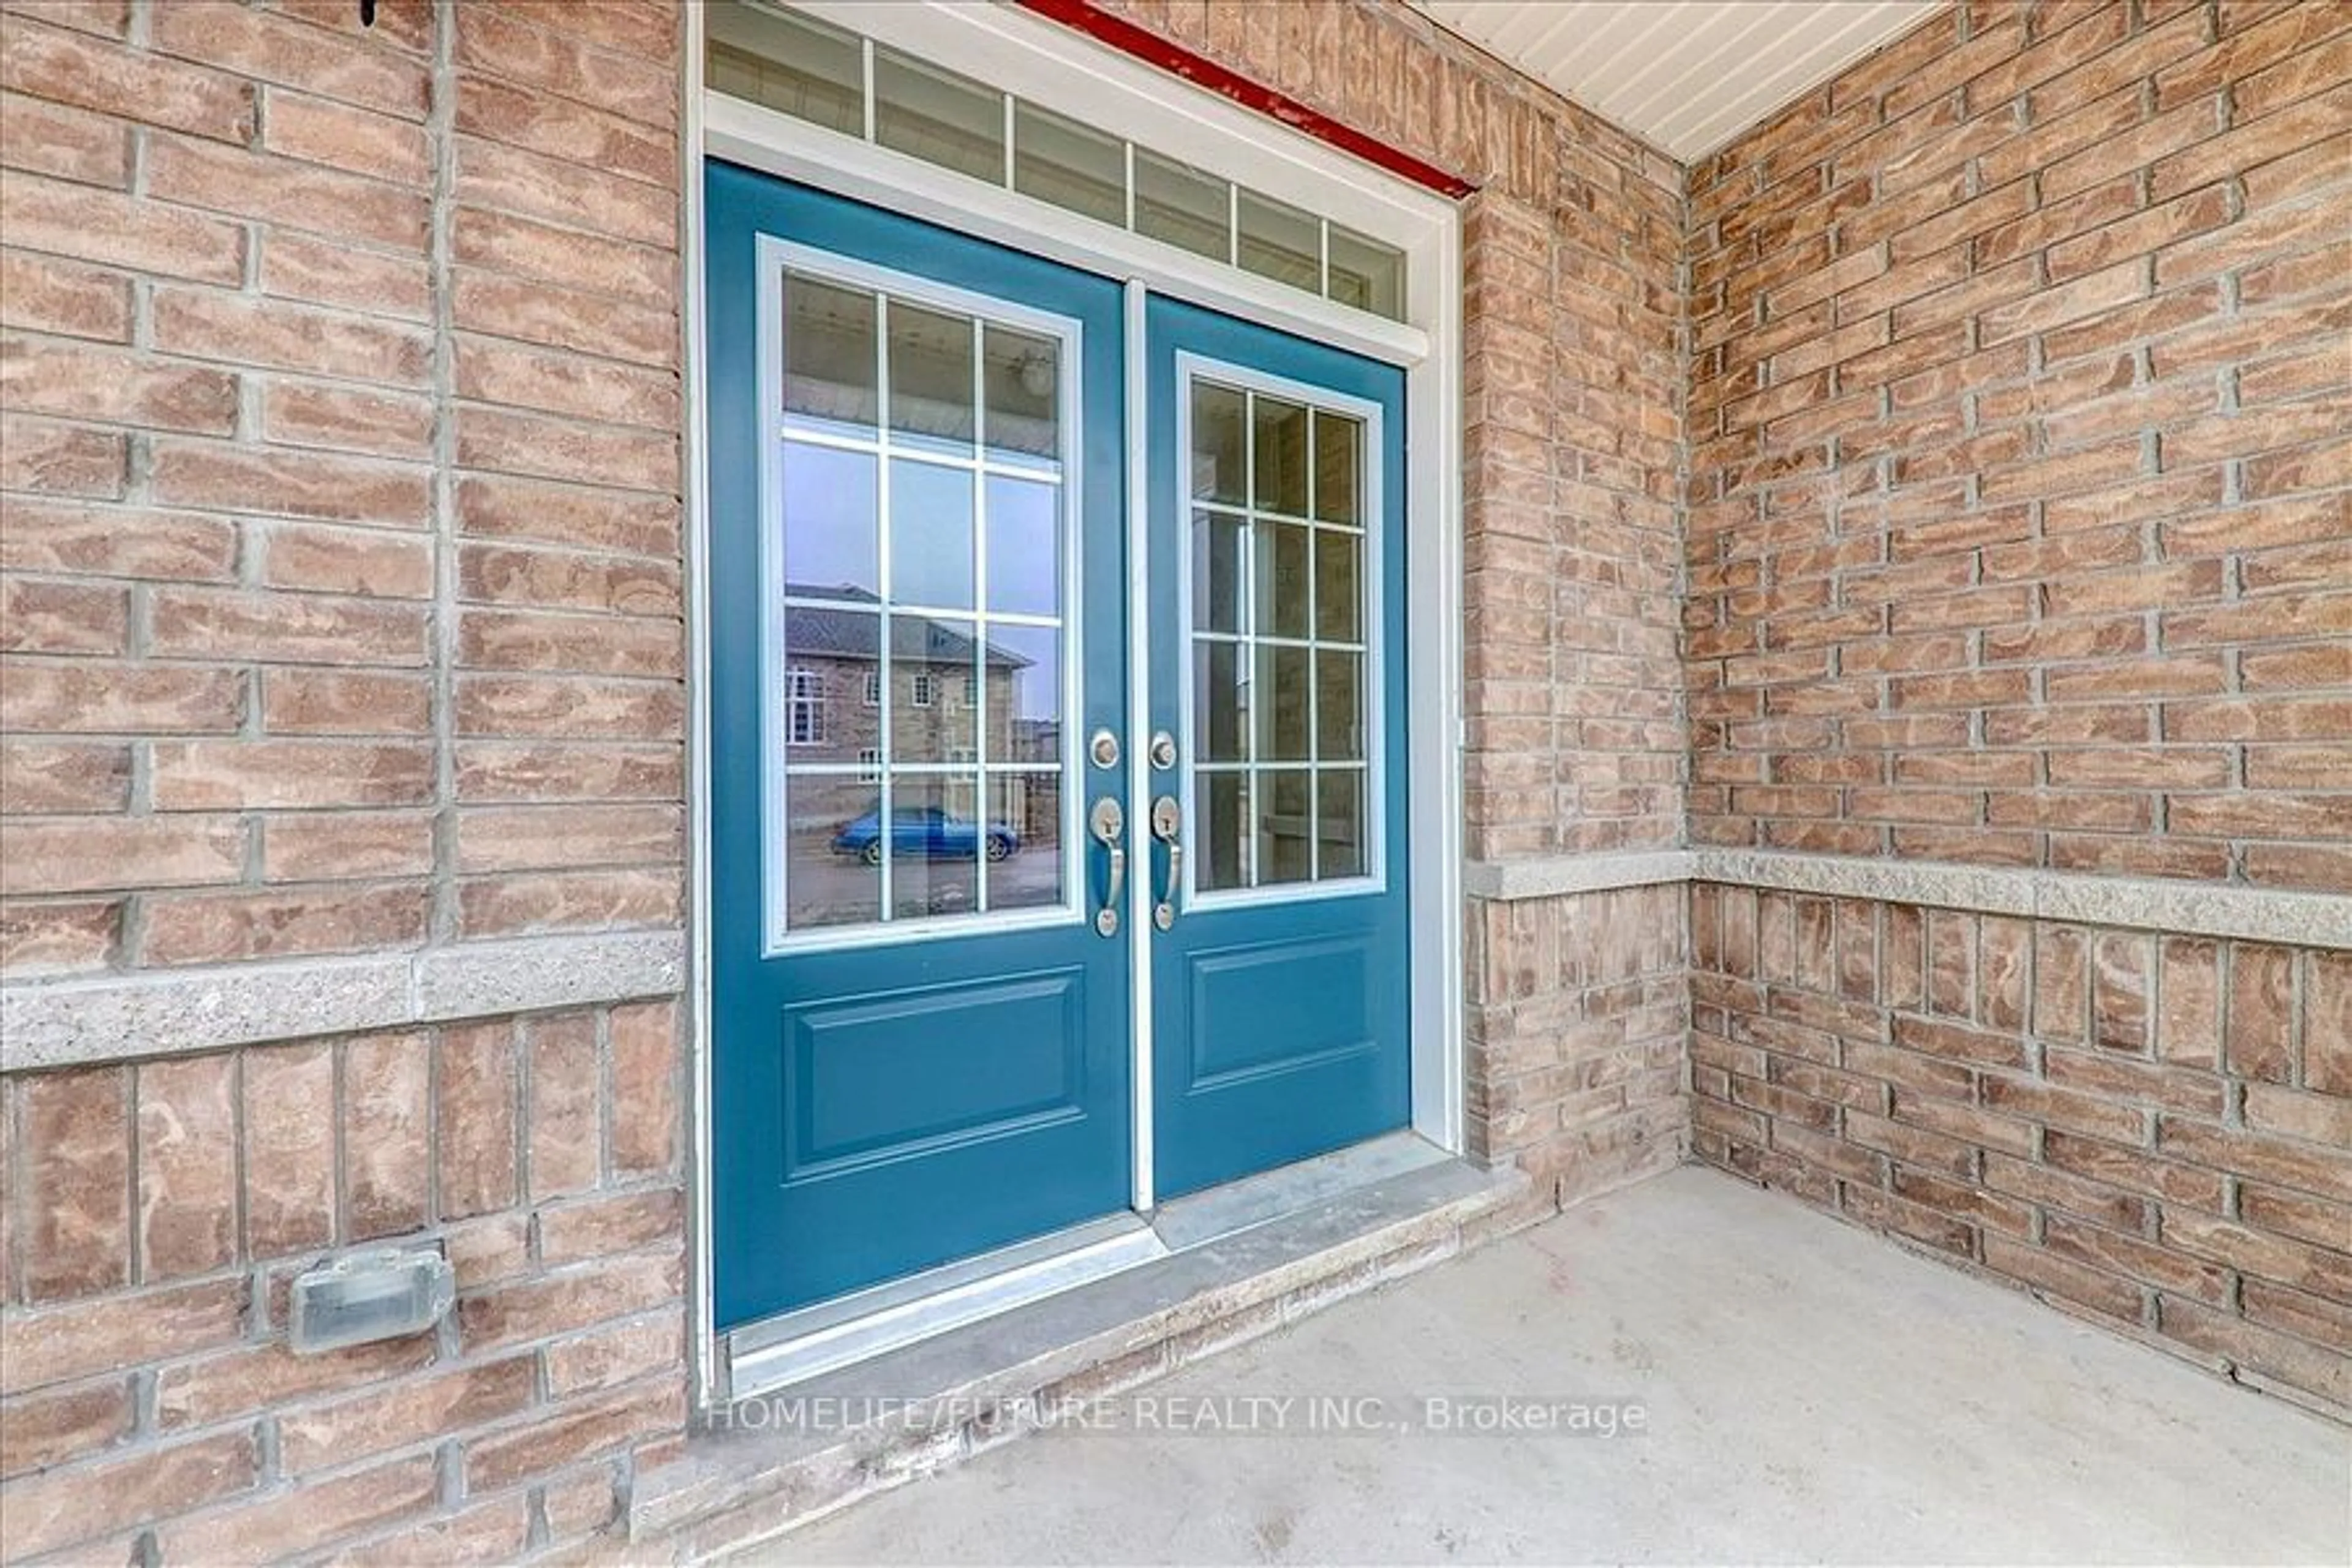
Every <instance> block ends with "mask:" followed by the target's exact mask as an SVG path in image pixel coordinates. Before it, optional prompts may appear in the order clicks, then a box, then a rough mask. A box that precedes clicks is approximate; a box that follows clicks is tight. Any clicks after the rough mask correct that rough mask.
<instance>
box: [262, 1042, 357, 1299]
mask: <svg viewBox="0 0 2352 1568" xmlns="http://www.w3.org/2000/svg"><path fill="white" fill-rule="evenodd" d="M243 1066H244V1085H243V1091H244V1095H245V1151H244V1162H243V1163H244V1173H243V1179H244V1184H245V1244H246V1247H247V1252H248V1253H249V1254H250V1255H251V1256H252V1257H254V1258H274V1257H277V1256H278V1255H280V1254H283V1253H289V1252H294V1251H299V1250H300V1249H303V1248H306V1247H323V1246H325V1245H327V1244H328V1243H329V1242H330V1241H331V1240H333V1239H334V1238H335V1237H336V1236H337V1234H338V1233H337V1231H336V1228H335V1124H334V1119H335V1063H334V1056H333V1053H332V1051H331V1049H330V1048H329V1047H325V1046H297V1047H287V1046H278V1047H269V1048H267V1049H263V1050H255V1051H248V1052H247V1053H246V1054H245V1058H244V1063H243Z"/></svg>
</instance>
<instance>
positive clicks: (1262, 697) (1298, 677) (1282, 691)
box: [1255, 644, 1315, 763]
mask: <svg viewBox="0 0 2352 1568" xmlns="http://www.w3.org/2000/svg"><path fill="white" fill-rule="evenodd" d="M1255 695H1256V697H1257V713H1258V727H1257V760H1258V761H1259V762H1262V763H1264V762H1305V761H1307V760H1308V759H1309V758H1311V757H1313V756H1314V754H1315V748H1314V741H1313V733H1312V727H1311V726H1310V724H1309V722H1308V716H1307V700H1308V698H1307V650H1306V649H1305V648H1303V647H1267V646H1266V645H1265V644H1260V645H1259V647H1258V650H1257V685H1256V688H1255Z"/></svg>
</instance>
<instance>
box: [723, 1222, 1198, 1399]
mask: <svg viewBox="0 0 2352 1568" xmlns="http://www.w3.org/2000/svg"><path fill="white" fill-rule="evenodd" d="M1167 1256H1168V1248H1167V1247H1166V1246H1165V1245H1164V1244H1163V1243H1162V1242H1161V1241H1160V1237H1157V1236H1156V1235H1154V1234H1153V1233H1152V1229H1151V1227H1150V1226H1149V1225H1147V1224H1146V1223H1145V1222H1144V1220H1143V1219H1142V1217H1141V1216H1140V1215H1132V1214H1126V1215H1110V1216H1109V1217H1108V1218H1105V1219H1097V1220H1088V1221H1087V1223H1085V1224H1083V1225H1076V1226H1071V1227H1070V1228H1069V1229H1067V1230H1058V1231H1055V1232H1054V1233H1052V1234H1051V1235H1048V1236H1040V1237H1033V1238H1031V1239H1030V1240H1028V1241H1022V1242H1015V1243H1014V1244H1013V1245H1012V1246H1011V1247H999V1248H997V1249H996V1250H995V1251H993V1252H983V1253H982V1254H980V1255H979V1256H978V1257H976V1258H961V1259H959V1260H958V1261H956V1262H953V1263H945V1264H941V1265H940V1267H938V1268H927V1269H925V1270H923V1271H922V1272H921V1273H919V1274H910V1275H908V1276H907V1277H906V1278H905V1279H892V1280H888V1281H886V1282H885V1283H883V1284H880V1285H873V1286H868V1287H867V1288H866V1289H863V1290H855V1291H852V1292H851V1293H850V1294H848V1295H846V1296H836V1297H834V1298H833V1299H832V1300H826V1301H819V1302H817V1303H815V1304H814V1305H813V1306H807V1307H800V1308H795V1309H794V1310H792V1311H789V1312H784V1313H782V1314H780V1315H778V1316H776V1317H773V1318H768V1319H764V1320H762V1321H760V1322H757V1323H753V1324H751V1325H749V1326H747V1327H744V1328H740V1329H737V1330H734V1331H732V1332H730V1333H729V1334H728V1336H727V1363H728V1368H729V1372H730V1379H731V1383H732V1387H733V1394H734V1397H735V1398H737V1399H744V1398H748V1397H750V1396H751V1395H752V1394H772V1393H773V1392H775V1391H776V1390H777V1389H779V1388H783V1387H786V1386H788V1385H790V1384H795V1383H799V1382H802V1381H803V1380H804V1379H807V1378H812V1377H815V1376H818V1375H819V1374H821V1373H828V1372H833V1371H835V1370H837V1369H839V1368H841V1367H845V1366H851V1365H855V1364H856V1363H858V1362H861V1361H865V1360H866V1359H868V1358H869V1357H872V1356H877V1355H880V1354H882V1353H884V1352H887V1351H894V1350H897V1349H898V1348H899V1347H900V1346H902V1345H910V1344H913V1343H915V1342H918V1341H920V1340H927V1339H929V1338H930V1337H931V1336H933V1335H934V1334H943V1333H946V1332H947V1331H949V1330H950V1329H960V1328H961V1327H963V1326H964V1325H965V1324H966V1323H976V1322H979V1321H981V1320H982V1319H983V1318H992V1317H994V1316H996V1315H997V1314H998V1313H999V1312H1009V1311H1011V1310H1013V1309H1014V1308H1015V1307H1023V1306H1026V1305H1028V1304H1029V1303H1030V1302H1032V1301H1035V1300H1042V1299H1043V1298H1045V1297H1047V1296H1051V1295H1054V1294H1055V1293H1057V1292H1059V1291H1063V1290H1067V1289H1072V1288H1073V1287H1075V1286H1078V1285H1083V1284H1086V1283H1087V1281H1088V1280H1092V1279H1102V1278H1103V1277H1105V1276H1106V1275H1110V1274H1116V1273H1118V1271H1119V1270H1121V1269H1123V1268H1134V1267H1135V1266H1136V1265H1138V1264H1139V1263H1150V1262H1151V1261H1152V1260H1153V1259H1155V1258H1165V1257H1167Z"/></svg>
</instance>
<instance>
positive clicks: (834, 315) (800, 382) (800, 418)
mask: <svg viewBox="0 0 2352 1568" xmlns="http://www.w3.org/2000/svg"><path fill="white" fill-rule="evenodd" d="M874 318H875V303H874V296H873V295H872V294H870V293H868V292H866V290H865V289H844V288H841V287H839V286H838V285H836V284H832V283H825V282H821V281H819V280H818V279H814V278H803V277H801V276H799V275H798V274H795V273H789V272H788V273H786V274H785V275H784V424H785V425H786V426H787V427H789V428H793V429H800V430H814V431H821V432H824V433H825V434H828V435H835V436H847V437H870V436H871V435H872V434H873V432H874V416H875V401H874V378H875V374H876V371H877V363H878V362H877V359H876V357H875V353H874V331H875V327H874Z"/></svg>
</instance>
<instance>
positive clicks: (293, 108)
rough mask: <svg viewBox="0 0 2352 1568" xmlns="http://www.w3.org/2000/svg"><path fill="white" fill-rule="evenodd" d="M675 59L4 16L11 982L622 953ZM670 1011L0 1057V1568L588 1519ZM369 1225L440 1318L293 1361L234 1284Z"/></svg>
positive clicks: (673, 875)
mask: <svg viewBox="0 0 2352 1568" xmlns="http://www.w3.org/2000/svg"><path fill="white" fill-rule="evenodd" d="M679 37H680V21H679V13H678V11H677V7H676V6H675V5H672V4H669V3H667V0H651V3H645V4H628V5H620V4H595V5H544V4H531V3H517V4H510V5H502V4H497V3H494V0H467V3H466V4H464V5H454V6H453V5H436V4H434V3H433V0H382V3H381V4H380V5H378V7H377V11H376V18H375V22H374V25H373V27H363V26H362V25H361V22H360V17H359V7H358V6H357V5H355V4H352V3H351V0H275V3H271V4H256V5H241V4H225V3H221V0H173V3H171V4H148V3H139V4H133V3H131V0H74V3H55V4H52V3H47V0H10V3H9V4H8V5H6V6H5V16H0V89H5V95H0V164H5V170H0V318H5V321H0V326H4V327H5V336H0V402H4V403H5V423H0V490H5V497H0V508H5V523H4V524H0V628H5V649H0V729H5V739H0V809H5V818H0V841H5V853H0V894H5V905H0V971H5V975H6V977H7V978H9V979H10V980H12V981H20V980H26V979H30V980H33V981H36V982H39V983H41V984H44V985H45V986H46V985H48V984H65V985H67V986H68V988H71V987H74V986H84V985H91V986H103V985H104V984H106V983H107V981H108V978H109V976H110V975H116V976H121V977H129V976H131V975H132V974H134V973H135V974H138V975H140V976H142V981H141V983H142V984H148V983H151V982H152V983H154V984H171V983H173V982H174V978H175V976H178V975H180V974H181V973H184V972H186V971H187V970H188V969H189V966H197V965H232V966H236V965H245V964H248V963H260V964H263V965H265V966H273V967H274V968H275V969H276V970H277V971H278V972H284V971H285V970H286V969H287V968H288V966H289V965H299V963H303V962H305V961H310V960H316V959H320V958H332V957H335V956H337V955H345V954H349V955H354V956H355V957H368V958H373V957H375V956H379V955H383V954H385V953H388V952H403V951H413V952H434V951H436V950H446V951H448V952H458V951H461V950H463V949H465V948H466V947H467V944H469V943H477V942H478V941H479V939H506V940H525V939H528V940H554V939H555V938H556V937H558V936H560V935H561V934H562V933H566V932H572V933H579V932H590V931H606V930H627V929H642V930H646V931H650V932H652V933H654V934H655V935H656V936H658V934H659V933H661V932H662V931H673V932H674V931H675V930H676V928H677V925H678V924H679V921H680V919H681V888H682V883H683V864H684V847H683V841H682V840H683V818H684V800H685V795H684V767H683V755H682V753H683V746H682V736H683V723H684V714H685V697H684V688H683V684H682V677H683V672H684V668H685V658H686V655H685V634H684V626H683V620H682V608H681V592H680V578H681V565H680V541H681V534H680V528H679V516H680V511H679V499H678V498H679V479H680V460H681V459H680V442H679V429H680V407H681V398H680V386H679V381H678V363H679V357H680V321H679V310H678V287H679V267H678V245H677V241H678V227H677V226H678V203H679V193H678V171H679V163H678V148H677V116H678V107H679V99H678V86H679V73H678V47H679V44H678V39H679ZM531 951H533V952H536V951H538V950H536V949H533V950H531ZM535 962H536V961H535V960H533V959H530V958H529V957H524V958H520V959H515V960H510V961H509V963H512V964H513V965H514V966H515V968H516V970H517V971H518V972H520V973H523V974H525V975H526V976H527V975H528V972H529V971H530V969H531V968H532V967H533V965H534V963H535ZM552 962H553V961H552V960H551V961H550V963H552ZM249 973H254V972H253V971H251V970H248V969H245V968H240V967H230V968H226V969H221V970H216V971H214V972H213V974H214V976H215V977H214V978H213V979H211V980H210V981H209V982H207V984H210V986H211V988H212V990H211V993H210V995H209V997H208V998H206V999H204V1000H202V1001H201V1002H200V1001H198V999H196V998H195V997H194V995H193V994H191V1003H192V1008H191V1014H190V1016H189V1017H188V1019H187V1024H188V1026H189V1027H190V1028H200V1027H205V1026H206V1025H205V1022H204V1020H203V1019H201V1018H199V1017H197V1016H194V1015H195V1012H196V1011H197V1010H199V1009H206V1010H208V1009H210V1008H212V1006H213V1005H214V1004H215V1002H226V1003H229V1004H231V1005H230V1006H229V1007H228V1008H227V1009H226V1011H227V1012H228V1013H231V1014H234V1013H235V1012H236V1006H235V1004H236V1003H237V1002H238V1001H239V1000H240V999H241V998H242V997H244V996H245V995H247V988H248V987H249V986H250V985H251V984H253V983H252V982H250V981H249V980H247V978H246V976H247V974H249ZM337 973H344V972H340V971H339V972H337ZM605 979H606V977H603V976H593V977H590V980H589V983H588V985H587V987H586V988H588V989H592V990H593V989H594V987H595V986H596V985H599V984H604V983H605ZM357 984H359V982H358V980H357V979H356V977H355V976H354V977H351V978H346V979H341V980H339V979H337V978H335V976H334V975H331V974H324V973H321V974H320V975H318V976H317V977H316V983H315V985H314V986H313V988H312V989H310V990H309V991H307V992H305V993H303V994H305V995H306V996H309V997H310V998H311V999H312V1000H313V1001H314V1002H315V1004H316V1005H315V1008H314V1009H313V1010H314V1011H315V1012H317V1013H318V1014H319V1016H320V1017H326V1016H336V1012H337V1009H338V1006H339V1004H340V1003H341V1002H342V1001H343V1000H345V998H344V996H343V995H341V994H340V993H339V989H338V988H339V987H340V988H341V989H342V990H343V991H348V990H349V989H351V988H352V987H353V986H355V985H357ZM667 984H668V985H669V986H671V987H674V985H675V979H674V977H673V978H672V979H670V980H669V981H668V982H667ZM123 994H131V993H129V992H125V993H123ZM461 1010H462V1009H461ZM49 1011H50V1012H51V1013H52V1014H54V1013H55V1012H57V1011H58V1009H56V1008H51V1009H49ZM293 1011H295V1012H297V1013H299V1011H300V1009H299V1008H297V1009H293ZM106 1016H119V1015H114V1014H109V1015H106ZM20 1021H21V1020H20V1019H19V1018H18V1017H17V1016H14V1015H12V1022H11V1027H12V1030H13V1029H15V1028H16V1026H17V1025H18V1023H19V1022H20ZM150 1025H151V1026H152V1030H153V1033H154V1044H153V1046H152V1047H151V1048H156V1049H163V1050H167V1051H168V1050H174V1049H178V1048H180V1047H181V1046H183V1045H184V1043H185V1042H184V1040H175V1039H174V1038H173V1032H172V1028H173V1020H172V1019H171V1018H168V1017H166V1018H163V1019H161V1020H150ZM279 1032H280V1033H281V1034H285V1035H293V1036H297V1037H298V1038H295V1039H290V1040H279V1039H276V1038H272V1039H268V1040H266V1041H262V1042H259V1043H254V1044H251V1045H248V1046H246V1047H243V1048H239V1049H232V1050H225V1051H212V1052H208V1053H200V1054H194V1055H187V1056H175V1057H167V1058H156V1059H150V1060H145V1061H140V1062H137V1063H135V1064H130V1065H106V1066H92V1067H85V1068H70V1069H68V1070H58V1071H47V1072H33V1073H25V1074H13V1073H12V1074H11V1075H10V1076H8V1077H7V1078H6V1079H0V1143H5V1145H6V1152H5V1155H0V1163H5V1171H6V1174H5V1178H0V1187H5V1203H0V1218H5V1225H0V1432H5V1438H0V1450H5V1452H0V1471H5V1474H6V1476H7V1477H8V1479H7V1481H6V1489H7V1502H6V1505H5V1508H0V1555H5V1556H6V1557H8V1558H10V1559H11V1560H14V1559H16V1558H19V1557H23V1556H26V1555H27V1554H36V1553H40V1552H47V1551H50V1550H52V1549H58V1550H62V1551H65V1552H68V1553H69V1554H70V1555H72V1556H75V1557H77V1558H89V1557H91V1556H103V1557H108V1558H110V1559H112V1560H115V1561H121V1560H123V1559H124V1558H125V1557H126V1556H130V1557H132V1558H133V1559H134V1560H135V1559H138V1557H139V1554H140V1553H141V1552H146V1553H148V1554H149V1557H148V1559H147V1560H152V1554H153V1553H155V1552H161V1554H162V1556H163V1559H164V1560H170V1561H206V1562H210V1561H228V1560H232V1559H236V1558H241V1557H245V1556H252V1557H263V1556H270V1557H275V1556H279V1555H284V1554H287V1553H290V1552H305V1551H309V1550H311V1549H314V1548H341V1547H343V1546H346V1545H351V1544H353V1543H364V1544H367V1545H368V1546H369V1548H370V1550H371V1551H372V1552H376V1553H378V1554H380V1555H383V1556H384V1557H386V1558H388V1559H389V1560H394V1561H410V1562H414V1561H421V1560H425V1559H426V1558H450V1557H455V1556H457V1555H463V1554H479V1555H482V1556H486V1557H489V1558H507V1557H511V1556H514V1555H517V1554H519V1553H520V1552H523V1551H524V1550H525V1549H526V1547H530V1546H537V1545H544V1544H549V1543H553V1542H563V1541H566V1540H569V1539H572V1538H573V1537H576V1536H579V1535H581V1534H583V1533H585V1532H588V1531H593V1530H595V1529H597V1528H599V1527H600V1526H603V1525H604V1524H605V1523H606V1522H607V1521H610V1520H611V1519H612V1518H613V1516H614V1509H615V1507H616V1499H617V1498H618V1497H619V1496H621V1495H622V1491H621V1489H623V1488H624V1487H625V1485H626V1483H627V1480H628V1477H629V1474H630V1467H631V1465H632V1464H634V1463H635V1459H636V1458H638V1457H640V1456H641V1455H642V1454H643V1453H644V1452H645V1451H646V1447H647V1445H658V1444H660V1443H663V1442H666V1441H674V1440H675V1439H676V1438H677V1436H678V1435H679V1434H680V1433H682V1431H683V1429H684V1420H685V1400H686V1390H687V1379H686V1363H685V1355H684V1334H685V1325H686V1321H687V1315H686V1311H685V1307H684V1301H683V1293H684V1279H683V1274H684V1268H685V1234H686V1227H685V1223H684V1218H683V1208H684V1201H683V1184H682V1171H681V1167H680V1163H679V1134H678V1125H677V1104H678V1095H677V1084H678V1082H679V1079H680V1074H681V1072H682V1053H681V1049H680V1044H681V1029H680V1026H679V1015H678V1010H677V1005H675V1004H674V1003H673V1002H671V1001H669V1000H667V999H656V1000H651V1001H637V1002H626V1003H624V1004H622V1005H614V1006H609V1007H606V1006H593V1007H577V1006H575V1007H571V1008H568V1009H562V1010H555V1011H546V1012H536V1013H533V1014H531V1015H530V1016H527V1017H521V1018H515V1017H500V1016H489V1017H478V1018H475V1017H467V1018H458V1019H455V1020H453V1021H449V1022H446V1023H437V1024H435V1025H432V1026H415V1027H404V1028H396V1029H386V1030H378V1031H371V1032H366V1033H360V1034H352V1035H345V1036H341V1037H315V1036H316V1035H317V1034H318V1026H317V1024H316V1023H315V1022H314V1023H313V1025H312V1026H311V1027H310V1028H308V1029H304V1028H301V1027H300V1026H299V1019H297V1020H296V1023H295V1025H294V1026H290V1027H287V1028H285V1029H282V1030H280V1031H279ZM99 1044H100V1047H101V1048H100V1052H99V1054H101V1055H102V1054H105V1052H106V1050H107V1049H112V1050H116V1051H119V1050H120V1048H121V1047H120V1046H119V1045H115V1046H111V1047H109V1046H108V1045H107V1043H106V1042H103V1041H101V1042H100V1043H99ZM370 1242H384V1243H391V1242H396V1243H397V1244H399V1245H402V1246H420V1245H421V1246H436V1247H442V1248H444V1249H445V1250H446V1252H447V1254H448V1255H449V1256H450V1258H452V1259H453V1260H454V1261H455V1262H456V1263H457V1273H458V1282H459V1289H460V1296H459V1301H458V1305H457V1312H456V1314H455V1315H454V1318H453V1319H452V1320H451V1321H449V1322H448V1323H447V1324H446V1325H445V1326H444V1328H443V1329H442V1331H440V1332H439V1334H438V1335H437V1336H426V1337H425V1338H422V1339H416V1340H407V1341H402V1342H394V1343H391V1344H386V1345H381V1346H376V1347H373V1348H370V1349H366V1350H362V1351H355V1352H345V1353H342V1354H338V1355H329V1356H324V1357H318V1358H298V1357H294V1356H292V1355H290V1354H289V1352H287V1351H286V1349H285V1346H284V1343H283V1339H282V1333H283V1329H284V1287H285V1284H286V1281H287V1279H289V1277H290V1276H291V1274H292V1273H293V1272H295V1271H297V1270H298V1269H299V1268H302V1267H305V1266H307V1265H309V1264H310V1263H311V1262H313V1261H315V1260H316V1259H318V1258H320V1257H323V1256H329V1255H331V1254H332V1253H334V1252H336V1251H338V1250H340V1249H342V1248H345V1247H352V1246H354V1245H359V1244H365V1243H370Z"/></svg>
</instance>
